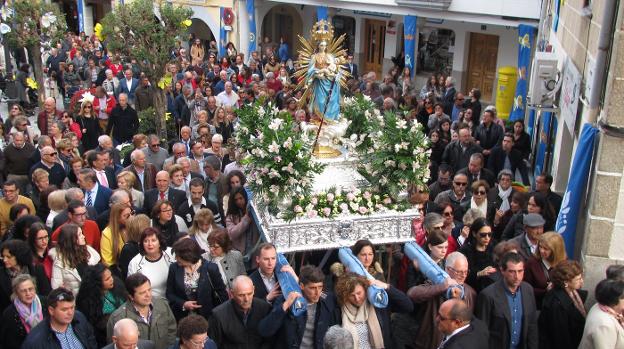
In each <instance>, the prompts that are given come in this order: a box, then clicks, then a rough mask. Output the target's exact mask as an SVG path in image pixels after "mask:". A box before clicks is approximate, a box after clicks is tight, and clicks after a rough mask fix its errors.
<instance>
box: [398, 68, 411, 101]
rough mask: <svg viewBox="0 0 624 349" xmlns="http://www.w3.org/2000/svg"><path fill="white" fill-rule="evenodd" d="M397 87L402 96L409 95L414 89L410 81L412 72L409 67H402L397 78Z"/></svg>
mask: <svg viewBox="0 0 624 349" xmlns="http://www.w3.org/2000/svg"><path fill="white" fill-rule="evenodd" d="M397 83H398V85H399V86H398V87H399V88H400V89H401V91H402V93H401V95H402V96H409V95H411V94H412V92H413V91H414V83H413V81H412V74H411V72H410V68H409V67H405V68H403V71H402V72H401V75H400V76H399V78H398V79H397Z"/></svg>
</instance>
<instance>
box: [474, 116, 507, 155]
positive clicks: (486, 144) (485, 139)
mask: <svg viewBox="0 0 624 349" xmlns="http://www.w3.org/2000/svg"><path fill="white" fill-rule="evenodd" d="M504 135H505V130H504V129H503V127H502V126H500V125H499V124H496V123H494V122H492V123H490V126H489V127H488V126H485V124H480V125H479V126H477V129H476V130H475V134H474V138H475V141H478V142H479V145H480V146H481V148H483V149H492V148H494V147H495V146H497V145H500V144H501V142H502V141H503V136H504Z"/></svg>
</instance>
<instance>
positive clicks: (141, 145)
mask: <svg viewBox="0 0 624 349" xmlns="http://www.w3.org/2000/svg"><path fill="white" fill-rule="evenodd" d="M145 147H147V136H146V135H144V134H143V133H138V134H135V135H134V136H132V149H130V150H129V151H128V152H126V156H124V158H123V165H124V166H130V165H132V159H131V158H130V156H131V155H132V152H133V151H134V150H137V149H145Z"/></svg>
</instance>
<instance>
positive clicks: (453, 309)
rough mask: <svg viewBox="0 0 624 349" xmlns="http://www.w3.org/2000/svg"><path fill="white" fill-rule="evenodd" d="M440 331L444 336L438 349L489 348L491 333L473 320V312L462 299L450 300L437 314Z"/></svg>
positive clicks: (483, 325) (482, 324)
mask: <svg viewBox="0 0 624 349" xmlns="http://www.w3.org/2000/svg"><path fill="white" fill-rule="evenodd" d="M436 324H437V327H438V330H439V331H440V332H441V333H442V334H443V335H444V337H443V338H442V342H441V343H440V345H439V346H438V348H444V349H471V348H475V349H477V348H479V349H481V348H488V345H489V344H488V337H489V332H488V329H487V327H485V324H484V323H483V322H482V321H481V320H479V319H477V318H473V316H472V310H470V307H469V306H468V305H467V304H466V302H464V301H462V300H461V299H455V298H453V299H449V300H447V301H445V302H444V303H442V304H441V305H440V308H439V309H438V313H437V314H436Z"/></svg>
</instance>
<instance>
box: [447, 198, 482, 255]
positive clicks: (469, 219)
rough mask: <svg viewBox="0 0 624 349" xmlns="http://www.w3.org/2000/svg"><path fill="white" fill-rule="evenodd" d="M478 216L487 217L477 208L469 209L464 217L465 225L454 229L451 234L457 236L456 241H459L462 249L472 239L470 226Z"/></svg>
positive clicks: (458, 244) (458, 243) (459, 246)
mask: <svg viewBox="0 0 624 349" xmlns="http://www.w3.org/2000/svg"><path fill="white" fill-rule="evenodd" d="M477 218H485V216H484V215H483V212H481V210H478V209H475V208H471V209H468V211H466V213H464V217H463V218H462V223H463V225H460V226H457V227H455V229H453V232H452V233H451V235H452V236H453V237H454V238H455V241H457V246H458V248H460V249H461V247H462V246H464V245H465V244H466V243H467V242H468V240H470V226H471V225H472V223H474V221H475V220H476V219H477Z"/></svg>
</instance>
